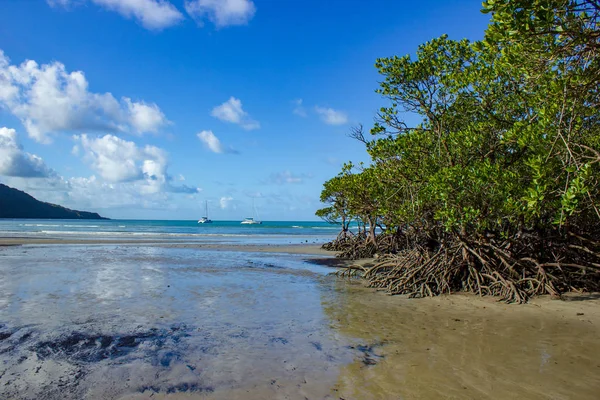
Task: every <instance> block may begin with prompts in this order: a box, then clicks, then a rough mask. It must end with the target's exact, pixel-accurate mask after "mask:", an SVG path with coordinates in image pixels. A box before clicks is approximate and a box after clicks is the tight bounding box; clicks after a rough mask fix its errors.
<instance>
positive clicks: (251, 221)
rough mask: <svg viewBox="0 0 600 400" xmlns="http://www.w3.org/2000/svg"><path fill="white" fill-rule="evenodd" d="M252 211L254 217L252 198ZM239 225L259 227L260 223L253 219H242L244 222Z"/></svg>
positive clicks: (254, 208)
mask: <svg viewBox="0 0 600 400" xmlns="http://www.w3.org/2000/svg"><path fill="white" fill-rule="evenodd" d="M252 211H253V212H254V217H256V207H255V206H254V198H252ZM240 223H241V224H242V225H260V224H262V222H261V221H257V220H255V219H254V218H244V220H243V221H242V222H240Z"/></svg>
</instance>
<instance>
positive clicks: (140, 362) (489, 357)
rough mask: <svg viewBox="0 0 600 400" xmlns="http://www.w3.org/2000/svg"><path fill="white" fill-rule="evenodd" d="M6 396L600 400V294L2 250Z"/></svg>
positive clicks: (216, 247) (78, 250) (58, 248)
mask: <svg viewBox="0 0 600 400" xmlns="http://www.w3.org/2000/svg"><path fill="white" fill-rule="evenodd" d="M0 244H2V245H4V247H2V248H0V265H1V268H0V274H2V275H1V276H0V277H1V279H0V282H1V287H0V293H1V295H0V338H1V340H0V359H1V361H2V364H1V366H0V388H1V389H0V393H1V394H2V397H3V398H23V399H34V398H35V399H58V398H61V399H62V398H82V397H85V398H90V399H97V398H98V399H99V398H110V399H121V398H124V399H150V398H153V399H154V398H173V399H180V398H181V399H190V398H198V399H201V398H207V399H266V398H282V399H284V398H285V399H305V398H308V399H439V398H445V399H512V398H521V399H540V400H541V399H549V398H552V399H590V400H591V399H596V398H597V393H598V392H600V372H599V371H600V363H599V362H598V359H597V354H600V295H595V294H592V295H569V296H565V300H564V301H560V300H553V299H550V298H545V297H544V298H537V299H534V300H533V301H531V302H530V303H529V304H525V305H508V304H504V303H499V302H497V301H496V300H495V299H493V298H479V297H477V296H470V295H461V294H456V295H451V296H444V297H440V298H433V299H431V298H430V299H405V298H402V297H398V296H387V295H385V294H384V293H381V292H377V291H376V290H374V289H369V288H365V287H364V285H363V283H362V282H361V281H359V280H356V279H341V278H338V277H335V276H332V275H331V272H333V271H335V268H332V266H340V265H342V261H340V260H336V259H334V258H332V254H331V253H329V252H326V251H323V250H322V249H320V247H319V246H316V245H277V246H270V245H230V244H218V243H206V244H204V243H183V242H182V243H173V242H168V243H165V242H162V243H161V242H152V241H143V242H140V241H131V242H127V243H123V242H119V243H118V244H113V243H110V242H108V243H107V242H105V241H84V240H52V239H49V240H41V239H27V240H25V239H2V240H1V241H0Z"/></svg>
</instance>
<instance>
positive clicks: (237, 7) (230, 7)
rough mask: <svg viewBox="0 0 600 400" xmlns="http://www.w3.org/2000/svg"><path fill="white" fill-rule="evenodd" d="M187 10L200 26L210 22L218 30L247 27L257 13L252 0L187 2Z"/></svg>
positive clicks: (196, 0) (200, 0) (192, 0)
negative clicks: (233, 26) (206, 21)
mask: <svg viewBox="0 0 600 400" xmlns="http://www.w3.org/2000/svg"><path fill="white" fill-rule="evenodd" d="M185 10H186V11H187V13H188V14H189V15H190V16H191V17H192V18H194V19H195V20H196V21H197V22H198V24H199V25H203V23H204V20H205V19H208V20H210V21H211V22H212V23H213V24H215V26H216V27H217V28H222V27H226V26H231V25H246V24H247V23H248V22H249V21H250V20H251V19H252V17H254V14H255V13H256V6H255V5H254V3H253V2H252V1H251V0H186V2H185Z"/></svg>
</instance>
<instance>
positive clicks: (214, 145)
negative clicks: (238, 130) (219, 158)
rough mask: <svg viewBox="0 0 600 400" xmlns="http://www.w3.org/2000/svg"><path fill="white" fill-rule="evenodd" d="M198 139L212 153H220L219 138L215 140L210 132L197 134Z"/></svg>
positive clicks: (221, 149) (221, 148)
mask: <svg viewBox="0 0 600 400" xmlns="http://www.w3.org/2000/svg"><path fill="white" fill-rule="evenodd" d="M197 136H198V139H200V140H201V141H202V142H203V143H204V145H205V146H206V147H207V148H208V149H209V150H210V151H212V152H213V153H222V152H223V145H222V144H221V141H220V140H219V138H217V137H216V136H215V135H214V133H212V131H202V132H200V133H198V135H197Z"/></svg>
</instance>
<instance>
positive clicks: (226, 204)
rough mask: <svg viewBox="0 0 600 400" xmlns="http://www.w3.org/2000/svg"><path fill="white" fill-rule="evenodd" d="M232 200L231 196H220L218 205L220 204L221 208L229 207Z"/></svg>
mask: <svg viewBox="0 0 600 400" xmlns="http://www.w3.org/2000/svg"><path fill="white" fill-rule="evenodd" d="M232 201H233V197H221V200H219V205H220V206H221V209H223V210H226V209H228V208H229V207H231V202H232Z"/></svg>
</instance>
